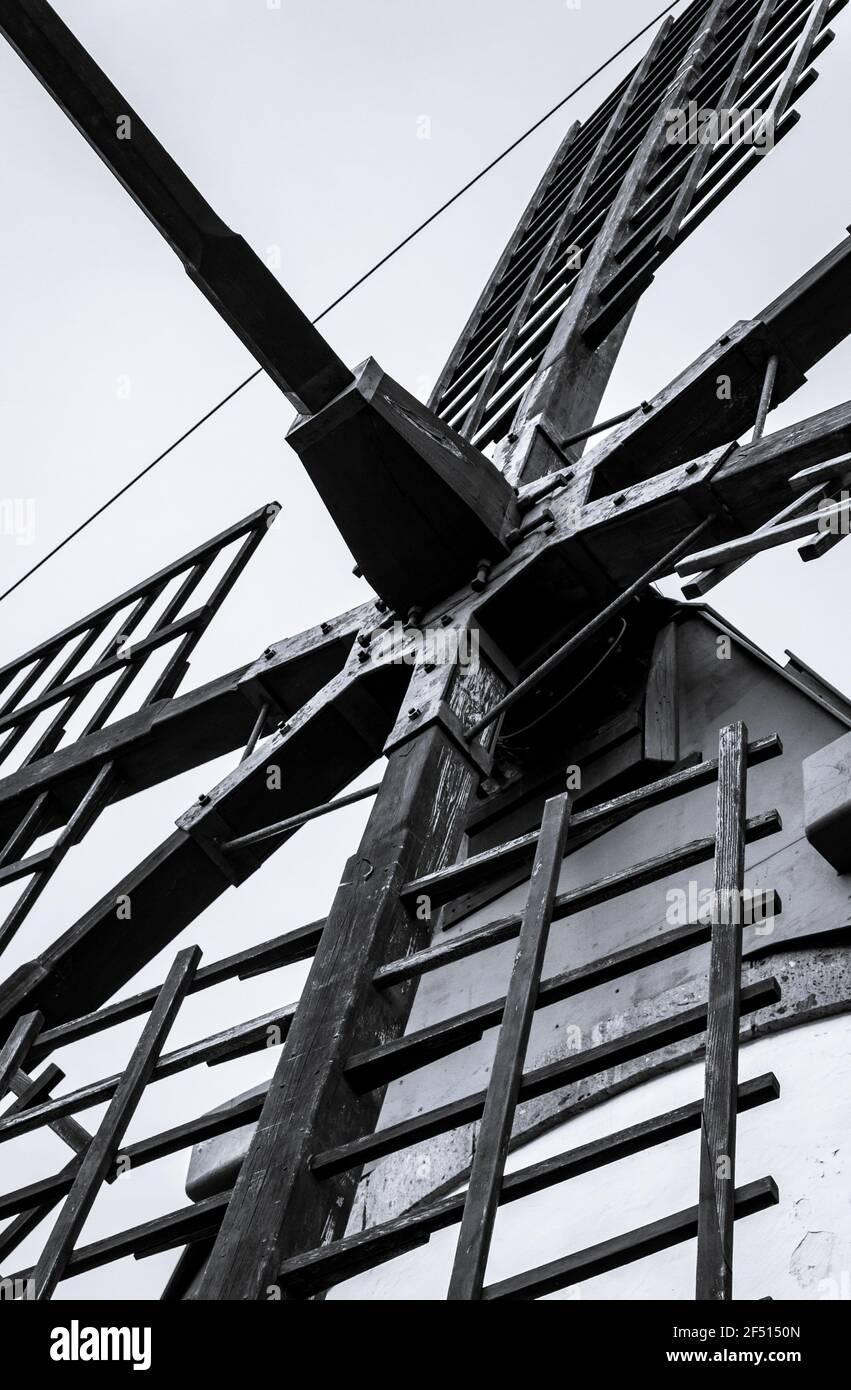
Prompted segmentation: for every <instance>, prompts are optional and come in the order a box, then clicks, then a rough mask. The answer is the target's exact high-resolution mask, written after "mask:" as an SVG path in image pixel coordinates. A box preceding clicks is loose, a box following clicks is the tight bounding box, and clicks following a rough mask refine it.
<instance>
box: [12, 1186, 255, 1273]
mask: <svg viewBox="0 0 851 1390" xmlns="http://www.w3.org/2000/svg"><path fill="white" fill-rule="evenodd" d="M229 1195H230V1194H229V1193H227V1192H224V1193H222V1194H221V1195H219V1196H217V1197H209V1198H208V1199H207V1200H206V1201H204V1202H194V1203H193V1204H192V1205H191V1206H188V1207H181V1208H180V1209H179V1210H178V1211H170V1212H167V1213H166V1215H165V1216H158V1217H156V1218H155V1219H154V1220H153V1221H145V1222H143V1223H142V1225H140V1226H131V1227H130V1228H129V1229H128V1230H126V1231H119V1232H118V1234H117V1235H114V1236H106V1237H104V1239H102V1240H96V1241H93V1243H92V1244H91V1245H83V1246H81V1247H80V1248H79V1249H77V1250H75V1251H74V1252H73V1254H72V1255H71V1256H70V1257H69V1259H68V1262H67V1264H66V1266H65V1277H66V1278H71V1277H72V1276H73V1275H76V1274H86V1273H88V1272H89V1270H92V1269H99V1268H100V1267H101V1266H102V1265H107V1264H112V1263H113V1261H115V1260H121V1259H124V1258H125V1257H126V1256H128V1255H132V1256H133V1258H134V1259H137V1260H141V1259H144V1257H145V1256H146V1255H156V1254H159V1253H160V1252H161V1251H163V1250H173V1249H175V1248H176V1247H178V1246H181V1245H186V1244H187V1243H188V1242H191V1241H197V1240H204V1239H205V1238H207V1237H209V1236H212V1235H213V1234H214V1233H215V1232H216V1231H217V1230H218V1228H219V1226H220V1225H221V1221H222V1215H223V1213H224V1211H225V1208H226V1207H227V1204H228V1197H229ZM33 1274H34V1270H33V1269H26V1270H20V1271H18V1272H16V1273H15V1274H14V1275H12V1276H10V1277H11V1278H12V1280H14V1281H18V1280H27V1279H31V1278H32V1277H33Z"/></svg>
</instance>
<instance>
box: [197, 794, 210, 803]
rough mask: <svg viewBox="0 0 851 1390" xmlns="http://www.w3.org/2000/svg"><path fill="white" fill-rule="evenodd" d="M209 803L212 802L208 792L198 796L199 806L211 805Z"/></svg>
mask: <svg viewBox="0 0 851 1390" xmlns="http://www.w3.org/2000/svg"><path fill="white" fill-rule="evenodd" d="M209 804H210V798H209V796H208V794H207V792H202V793H201V795H200V796H199V798H198V805H199V806H209Z"/></svg>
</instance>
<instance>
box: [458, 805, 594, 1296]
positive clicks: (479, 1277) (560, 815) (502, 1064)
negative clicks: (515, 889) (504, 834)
mask: <svg viewBox="0 0 851 1390" xmlns="http://www.w3.org/2000/svg"><path fill="white" fill-rule="evenodd" d="M569 818H570V798H569V796H568V795H567V793H566V792H563V793H562V794H561V796H556V797H553V798H552V799H551V800H550V801H548V802H547V804H546V806H545V807H544V815H543V819H542V821H541V830H540V834H539V836H538V848H537V850H536V853H535V862H534V865H533V868H532V876H531V882H530V886H529V897H528V899H527V902H526V907H525V909H524V912H523V922H522V924H521V927H520V933H519V936H518V941H517V950H516V952H515V956H514V964H513V966H512V969H511V982H510V984H509V986H508V993H507V994H506V998H505V1008H504V1010H503V1015H502V1023H501V1025H500V1030H499V1038H498V1040H497V1045H496V1052H495V1054H494V1059H493V1065H492V1067H491V1074H490V1080H489V1082H488V1091H487V1099H486V1101H485V1105H484V1112H483V1115H482V1122H481V1126H480V1128H479V1133H478V1137H477V1140H476V1153H475V1157H474V1159H473V1168H472V1172H471V1174H470V1182H469V1185H468V1187H467V1196H466V1201H465V1203H464V1215H463V1217H462V1220H461V1231H460V1233H459V1236H458V1247H457V1250H456V1254H455V1263H454V1265H453V1269H452V1278H451V1280H450V1284H449V1298H450V1300H452V1301H462V1302H469V1301H470V1300H471V1299H478V1298H479V1297H480V1295H481V1291H482V1287H483V1285H484V1280H485V1269H486V1266H487V1260H488V1252H489V1251H490V1243H491V1236H492V1234H493V1226H494V1222H495V1220H496V1210H497V1207H498V1205H499V1194H500V1189H501V1186H502V1178H503V1174H504V1172H505V1160H506V1158H507V1156H508V1145H509V1142H510V1140H511V1131H512V1127H513V1125H514V1112H515V1110H516V1108H517V1097H518V1094H519V1091H520V1083H521V1080H522V1076H523V1062H524V1060H525V1057H526V1048H527V1046H528V1043H529V1033H530V1031H531V1028H532V1019H533V1017H534V1014H535V1005H536V1000H537V995H538V986H539V984H540V979H541V970H542V968H543V964H544V954H545V952H546V949H547V937H548V935H549V929H550V922H551V921H552V913H553V904H554V902H555V896H556V891H557V889H558V879H559V873H560V871H561V861H562V858H563V857H564V843H565V840H566V838H567V828H568V822H569Z"/></svg>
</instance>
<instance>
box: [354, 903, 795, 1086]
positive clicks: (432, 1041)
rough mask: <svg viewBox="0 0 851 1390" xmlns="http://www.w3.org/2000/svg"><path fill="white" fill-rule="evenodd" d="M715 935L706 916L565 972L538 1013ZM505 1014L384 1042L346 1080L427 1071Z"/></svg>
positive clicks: (377, 1080) (496, 1005) (774, 910)
mask: <svg viewBox="0 0 851 1390" xmlns="http://www.w3.org/2000/svg"><path fill="white" fill-rule="evenodd" d="M757 907H758V910H759V911H760V912H761V913H762V914H763V915H765V916H769V915H770V916H771V917H775V916H779V914H780V912H781V911H782V903H781V901H780V897H779V894H777V893H776V892H773V891H772V892H768V893H765V894H763V895H762V897H761V899H760V902H759V904H758V905H757ZM710 935H711V924H710V923H709V922H708V921H703V919H702V917H701V919H700V920H698V921H697V922H695V923H692V924H690V925H688V926H684V927H674V928H673V929H672V930H671V931H667V932H662V933H661V934H660V935H659V936H655V937H651V939H650V940H649V941H642V942H639V944H638V945H636V946H627V947H625V948H624V949H623V950H621V951H614V952H612V953H611V954H610V955H606V956H603V957H601V958H600V959H599V960H596V961H593V962H592V963H591V964H590V965H583V966H580V967H579V968H578V969H576V970H565V971H562V972H561V973H560V974H558V975H553V976H551V978H550V979H547V980H544V981H542V983H541V986H540V988H539V990H538V995H537V999H536V1002H535V1008H536V1009H548V1008H550V1007H551V1006H552V1005H553V1004H559V1003H561V1002H562V1001H563V1000H565V999H573V998H575V997H576V996H577V995H578V994H583V993H584V992H585V991H586V990H589V989H596V988H597V987H598V986H599V985H603V984H608V983H610V982H611V981H612V980H620V979H622V978H623V977H624V976H625V975H629V974H632V973H633V972H634V971H636V970H644V969H646V968H647V967H648V966H651V965H658V964H659V963H660V962H661V961H665V960H671V959H673V957H675V956H677V955H680V954H681V953H682V952H683V951H691V950H694V949H695V948H696V947H698V946H703V945H705V944H706V943H707V942H708V941H709V939H710ZM504 1009H505V996H504V995H503V996H502V997H501V998H499V999H492V1000H490V1001H489V1002H488V1003H487V1004H479V1005H477V1006H476V1007H475V1008H474V1009H467V1010H466V1011H465V1012H464V1013H462V1014H456V1015H455V1016H454V1017H452V1018H448V1019H443V1020H441V1022H439V1023H432V1024H430V1025H429V1027H427V1028H422V1029H420V1030H419V1031H418V1032H416V1033H406V1034H405V1035H404V1036H403V1037H401V1038H395V1039H393V1041H392V1042H387V1043H380V1044H379V1046H378V1047H374V1048H372V1049H370V1050H368V1051H366V1052H361V1053H359V1054H357V1055H356V1056H355V1057H352V1058H351V1059H350V1061H349V1062H347V1063H346V1076H347V1078H348V1080H349V1082H350V1084H351V1085H352V1086H354V1088H355V1090H357V1091H367V1090H371V1089H373V1088H374V1087H375V1086H386V1085H387V1084H388V1082H390V1081H396V1080H398V1079H399V1077H401V1076H407V1075H409V1074H410V1073H411V1072H412V1071H414V1070H416V1068H417V1067H423V1066H428V1065H429V1064H430V1063H431V1062H435V1061H438V1060H439V1059H441V1058H443V1057H448V1056H451V1055H452V1053H454V1052H457V1051H459V1049H461V1048H463V1047H468V1046H469V1045H470V1044H471V1043H473V1042H478V1040H479V1039H480V1038H481V1037H482V1036H483V1035H484V1034H485V1032H487V1030H488V1029H489V1028H495V1027H497V1026H498V1024H499V1022H500V1019H501V1018H502V1015H503V1011H504Z"/></svg>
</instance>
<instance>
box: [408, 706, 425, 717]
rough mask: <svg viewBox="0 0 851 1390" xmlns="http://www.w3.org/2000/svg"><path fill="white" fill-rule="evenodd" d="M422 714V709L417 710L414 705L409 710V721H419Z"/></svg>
mask: <svg viewBox="0 0 851 1390" xmlns="http://www.w3.org/2000/svg"><path fill="white" fill-rule="evenodd" d="M421 714H422V710H421V709H417V707H416V705H412V706H411V708H410V709H409V710H408V718H409V719H419V717H420V715H421Z"/></svg>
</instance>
